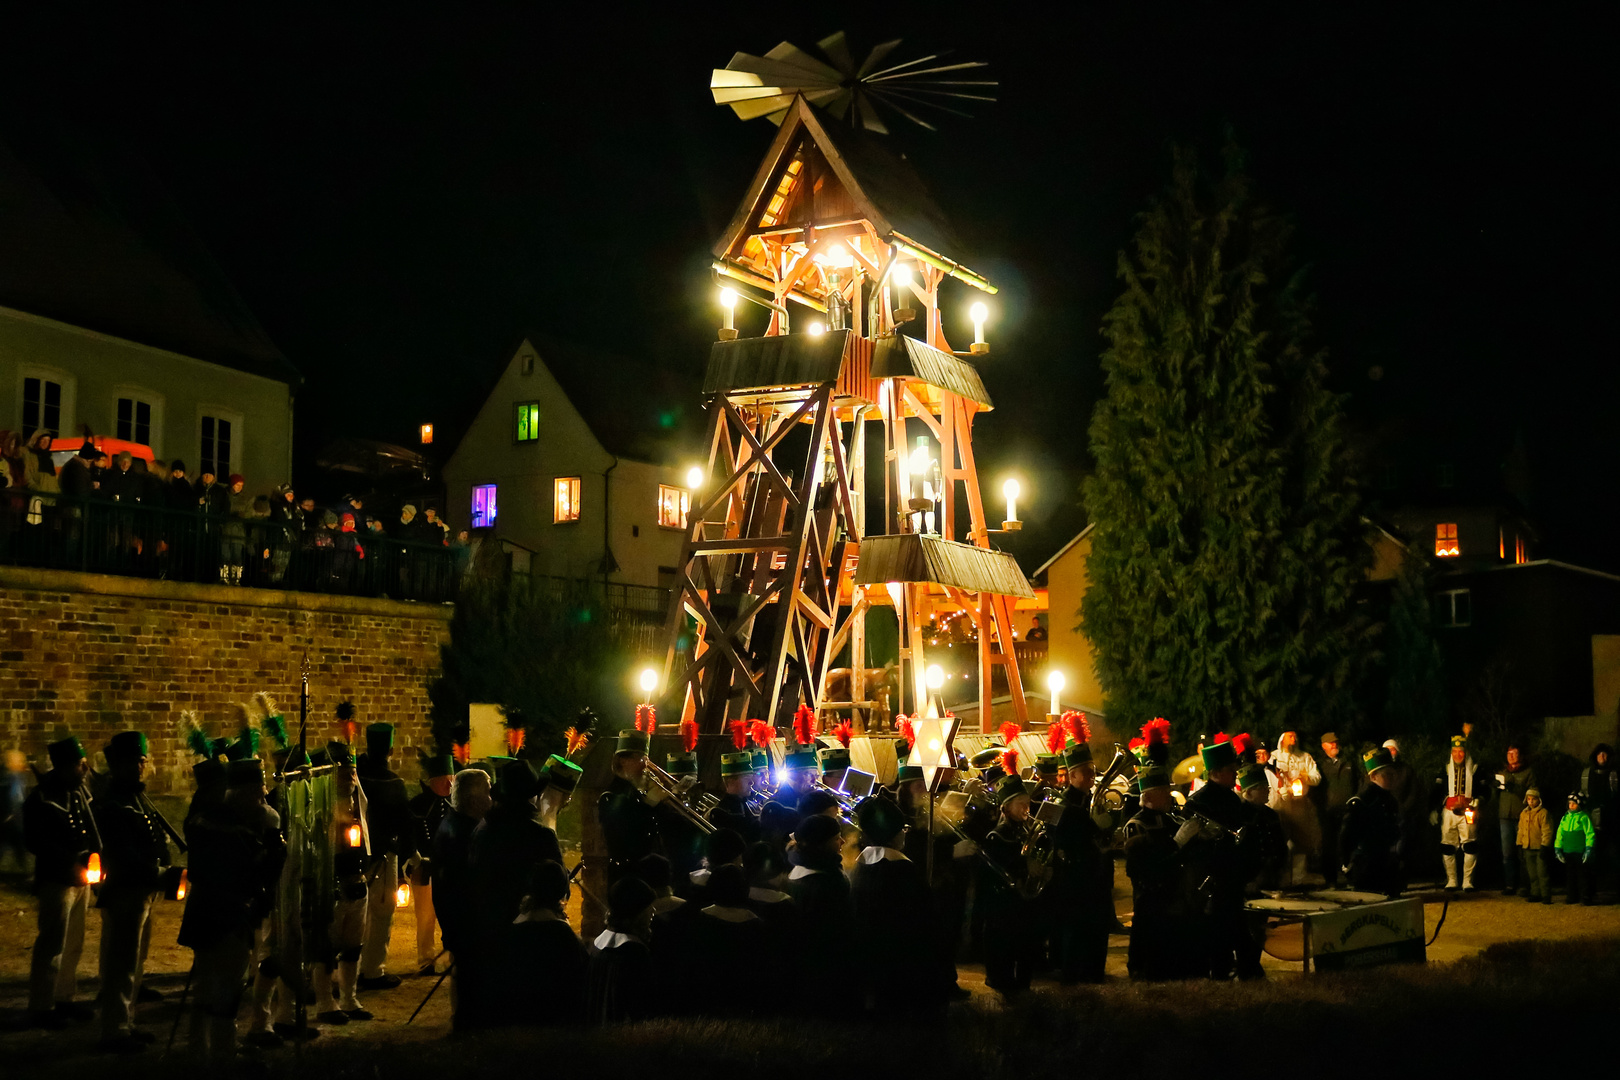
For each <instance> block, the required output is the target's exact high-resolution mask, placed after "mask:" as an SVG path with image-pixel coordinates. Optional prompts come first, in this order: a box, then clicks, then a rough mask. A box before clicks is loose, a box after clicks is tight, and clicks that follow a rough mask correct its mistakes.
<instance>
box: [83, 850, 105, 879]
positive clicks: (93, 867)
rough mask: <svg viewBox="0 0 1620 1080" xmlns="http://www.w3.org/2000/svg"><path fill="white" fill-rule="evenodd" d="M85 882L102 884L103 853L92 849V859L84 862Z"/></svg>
mask: <svg viewBox="0 0 1620 1080" xmlns="http://www.w3.org/2000/svg"><path fill="white" fill-rule="evenodd" d="M84 883H85V884H86V885H100V884H101V853H100V852H98V851H92V852H91V853H90V859H89V861H88V862H86V863H85V864H84Z"/></svg>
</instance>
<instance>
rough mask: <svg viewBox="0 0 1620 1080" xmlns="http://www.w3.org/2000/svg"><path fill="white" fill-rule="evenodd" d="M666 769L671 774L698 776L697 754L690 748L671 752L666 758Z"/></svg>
mask: <svg viewBox="0 0 1620 1080" xmlns="http://www.w3.org/2000/svg"><path fill="white" fill-rule="evenodd" d="M664 771H665V772H667V773H669V775H671V776H696V775H697V771H698V759H697V755H696V754H694V753H692V752H691V751H688V750H682V751H680V752H679V753H674V754H671V755H669V757H667V758H665V759H664Z"/></svg>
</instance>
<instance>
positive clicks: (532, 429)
mask: <svg viewBox="0 0 1620 1080" xmlns="http://www.w3.org/2000/svg"><path fill="white" fill-rule="evenodd" d="M538 438H540V405H539V403H538V402H534V401H525V402H522V403H521V404H519V405H518V407H517V441H518V442H534V441H535V440H536V439H538Z"/></svg>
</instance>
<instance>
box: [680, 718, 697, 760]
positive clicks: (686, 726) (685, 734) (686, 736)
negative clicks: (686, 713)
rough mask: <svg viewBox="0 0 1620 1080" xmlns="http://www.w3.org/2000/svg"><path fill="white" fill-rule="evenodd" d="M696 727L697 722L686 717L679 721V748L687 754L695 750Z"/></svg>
mask: <svg viewBox="0 0 1620 1080" xmlns="http://www.w3.org/2000/svg"><path fill="white" fill-rule="evenodd" d="M697 744H698V726H697V721H696V720H693V719H692V718H691V717H687V718H686V719H685V720H682V721H681V748H682V749H684V750H685V751H686V752H687V753H688V754H690V753H691V752H692V751H693V750H696V749H697Z"/></svg>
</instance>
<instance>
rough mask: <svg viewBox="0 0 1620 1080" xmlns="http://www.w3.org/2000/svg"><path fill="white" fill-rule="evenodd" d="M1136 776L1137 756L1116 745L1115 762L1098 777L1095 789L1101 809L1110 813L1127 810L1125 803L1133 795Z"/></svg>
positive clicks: (1109, 764)
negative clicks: (1132, 779)
mask: <svg viewBox="0 0 1620 1080" xmlns="http://www.w3.org/2000/svg"><path fill="white" fill-rule="evenodd" d="M1135 775H1136V755H1134V754H1132V753H1131V752H1130V751H1129V750H1126V749H1125V748H1124V747H1123V746H1121V745H1119V743H1115V744H1114V760H1113V761H1111V762H1109V763H1108V768H1107V769H1106V770H1105V771H1104V772H1103V774H1102V775H1101V776H1099V777H1097V785H1096V787H1095V788H1094V789H1093V790H1095V791H1096V793H1097V804H1098V806H1099V808H1100V809H1103V810H1106V811H1108V812H1109V813H1118V812H1119V811H1121V810H1123V809H1125V801H1126V800H1127V799H1128V798H1130V794H1131V783H1130V782H1131V778H1132V777H1134V776H1135Z"/></svg>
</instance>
